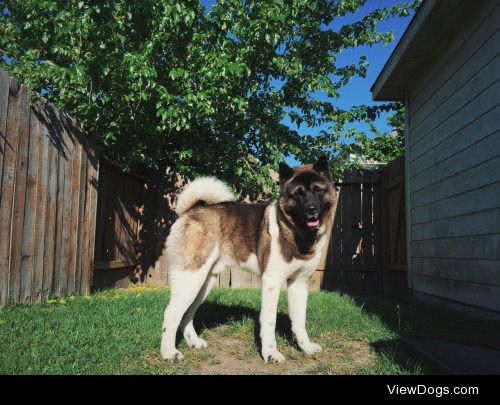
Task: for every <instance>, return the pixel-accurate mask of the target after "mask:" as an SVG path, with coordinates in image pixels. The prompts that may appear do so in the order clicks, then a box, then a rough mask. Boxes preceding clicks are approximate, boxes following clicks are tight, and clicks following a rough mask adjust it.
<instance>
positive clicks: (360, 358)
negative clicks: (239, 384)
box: [124, 325, 376, 374]
mask: <svg viewBox="0 0 500 405" xmlns="http://www.w3.org/2000/svg"><path fill="white" fill-rule="evenodd" d="M204 338H205V339H206V340H207V342H208V348H207V349H204V350H190V349H188V348H187V347H185V346H181V347H180V350H181V351H182V352H183V354H184V355H185V359H184V362H183V363H181V364H178V365H174V364H171V363H168V362H163V361H162V360H161V359H160V358H159V353H150V352H146V353H143V355H142V356H141V359H135V360H132V359H130V360H132V361H130V362H127V363H126V364H125V365H124V367H125V370H124V371H126V370H127V369H128V370H130V371H133V372H140V369H142V370H143V372H148V371H147V370H146V369H147V368H149V369H150V370H151V369H154V372H155V373H159V372H161V370H163V373H164V374H358V373H366V371H367V370H369V369H371V368H372V367H374V364H375V360H376V356H375V354H374V353H373V351H372V349H371V348H370V346H369V344H368V343H366V342H360V341H355V340H345V339H343V340H340V339H334V338H331V339H322V340H320V341H318V343H320V344H321V345H322V347H323V352H321V353H319V354H318V355H316V356H307V355H305V354H304V353H302V352H300V351H299V350H298V349H297V348H295V347H294V346H292V345H290V344H287V343H285V344H283V343H282V344H280V345H279V346H280V350H281V352H282V353H283V355H284V356H285V357H286V359H287V360H286V362H285V363H282V364H265V363H264V362H263V361H262V358H261V357H260V355H259V353H258V352H257V349H256V347H255V344H254V339H253V336H249V335H247V334H241V333H235V332H233V331H231V330H230V328H228V326H227V325H222V326H219V327H216V328H214V329H211V330H209V331H208V332H206V333H205V334H204ZM138 367H139V369H138Z"/></svg>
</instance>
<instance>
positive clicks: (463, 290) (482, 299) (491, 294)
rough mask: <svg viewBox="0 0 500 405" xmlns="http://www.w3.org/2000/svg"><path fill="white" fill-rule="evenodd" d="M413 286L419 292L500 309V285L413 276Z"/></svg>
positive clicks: (481, 306) (491, 308)
mask: <svg viewBox="0 0 500 405" xmlns="http://www.w3.org/2000/svg"><path fill="white" fill-rule="evenodd" d="M412 283H413V288H414V289H415V290H417V291H419V292H423V293H426V294H430V295H434V296H438V297H442V298H447V299H449V300H452V301H456V302H460V303H465V304H469V305H474V306H477V307H480V308H486V309H490V310H493V311H500V287H497V286H491V285H484V284H475V283H470V282H466V281H457V280H450V279H445V278H439V277H426V276H421V275H418V274H414V275H413V276H412Z"/></svg>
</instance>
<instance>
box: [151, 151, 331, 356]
mask: <svg viewBox="0 0 500 405" xmlns="http://www.w3.org/2000/svg"><path fill="white" fill-rule="evenodd" d="M279 176H280V188H281V195H280V198H279V199H278V200H277V201H272V202H269V203H265V204H246V203H240V202H236V201H235V197H234V195H233V194H232V193H231V191H230V190H229V188H228V187H227V186H226V185H225V184H224V183H222V182H221V181H219V180H217V179H215V178H212V177H201V178H197V179H195V180H194V181H192V182H191V183H189V184H188V185H187V186H186V187H185V188H184V190H183V191H182V192H181V193H180V195H179V196H178V199H177V205H176V213H177V214H178V215H179V218H178V219H177V220H176V222H175V223H174V224H173V225H172V228H171V230H170V235H169V237H168V238H167V242H166V249H167V257H168V273H169V280H170V288H171V296H170V302H169V304H168V307H167V309H166V310H165V315H164V321H163V331H162V339H161V355H162V357H163V358H164V359H167V360H173V361H181V360H182V359H183V356H182V354H181V353H180V352H179V351H178V350H177V349H176V347H175V338H176V333H177V329H178V328H179V326H180V329H181V331H182V333H183V335H184V338H185V339H186V342H187V343H188V345H189V346H190V347H191V348H195V349H202V348H205V347H207V342H206V341H205V340H203V339H201V338H200V337H198V335H197V333H196V331H195V329H194V327H193V317H194V315H195V313H196V310H197V309H198V308H199V306H200V305H201V304H202V303H203V301H204V300H205V298H206V297H207V295H208V293H209V292H210V289H211V288H212V286H213V284H214V281H215V280H216V278H217V274H219V273H220V272H221V271H222V270H224V268H225V267H226V266H230V267H239V268H241V269H243V270H247V271H250V272H253V273H255V274H258V275H260V276H261V277H262V303H261V312H260V338H261V344H262V346H261V353H262V357H263V358H264V361H265V362H266V363H267V362H268V361H271V362H282V361H284V360H285V358H284V357H283V355H282V354H281V353H280V352H279V351H278V347H277V344H276V336H275V326H276V317H277V307H278V298H279V293H280V288H281V286H282V285H283V283H284V282H285V281H287V285H288V289H287V293H288V309H289V314H290V319H291V323H292V331H293V333H294V334H295V337H296V339H297V343H298V345H299V347H300V348H301V349H302V350H303V351H304V352H306V353H307V354H314V353H318V352H320V351H321V346H319V345H318V344H316V343H313V342H311V341H310V340H309V336H308V334H307V331H306V307H307V295H308V280H309V278H310V277H311V275H312V274H313V273H314V271H315V270H316V268H317V266H318V264H319V261H320V259H321V257H322V255H323V253H324V250H325V249H326V246H327V244H328V241H329V238H330V233H331V228H332V215H333V207H334V205H335V203H336V200H337V198H338V191H337V189H336V188H335V186H334V183H333V182H332V179H331V175H330V171H329V165H328V161H327V160H326V158H324V157H322V158H320V159H319V160H318V161H317V163H315V164H308V165H305V166H302V167H295V168H291V167H289V166H288V165H286V164H284V163H282V164H281V165H280V168H279Z"/></svg>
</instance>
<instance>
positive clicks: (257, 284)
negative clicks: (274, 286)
mask: <svg viewBox="0 0 500 405" xmlns="http://www.w3.org/2000/svg"><path fill="white" fill-rule="evenodd" d="M261 286H262V279H261V278H260V277H259V276H258V275H257V274H252V288H261Z"/></svg>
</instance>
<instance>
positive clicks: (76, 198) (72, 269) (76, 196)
mask: <svg viewBox="0 0 500 405" xmlns="http://www.w3.org/2000/svg"><path fill="white" fill-rule="evenodd" d="M68 121H69V119H68ZM70 128H71V131H75V130H76V129H75V126H74V125H73V123H72V122H71V126H70ZM71 136H72V138H73V140H74V146H73V153H72V156H71V166H72V167H71V173H72V182H71V191H70V193H71V194H70V198H71V216H70V223H69V232H70V234H69V253H68V256H69V261H68V268H67V270H66V271H67V273H68V287H67V291H66V292H67V294H73V293H74V292H75V291H76V272H77V270H76V266H77V254H78V239H77V236H78V226H79V222H80V221H81V220H82V218H81V217H80V174H81V169H80V167H81V161H82V146H81V145H80V142H79V140H78V134H77V133H73V134H71Z"/></svg>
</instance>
